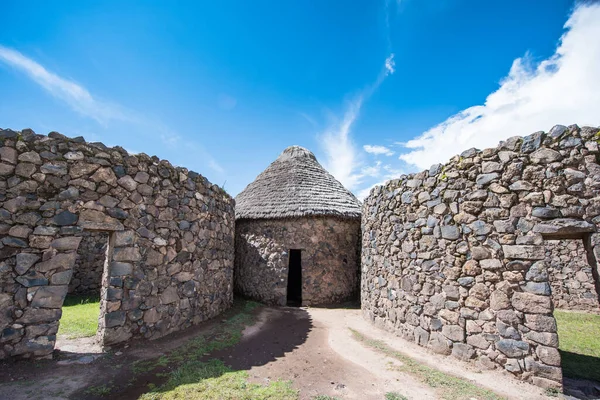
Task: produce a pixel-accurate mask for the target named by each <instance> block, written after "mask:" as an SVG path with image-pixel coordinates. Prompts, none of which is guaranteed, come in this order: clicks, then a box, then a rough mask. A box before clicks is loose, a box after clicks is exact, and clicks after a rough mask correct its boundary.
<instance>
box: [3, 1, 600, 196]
mask: <svg viewBox="0 0 600 400" xmlns="http://www.w3.org/2000/svg"><path fill="white" fill-rule="evenodd" d="M0 9H1V11H2V12H1V13H2V15H3V18H2V19H3V27H2V29H1V30H0V93H1V96H0V127H3V128H12V129H23V128H27V127H29V128H32V129H34V130H35V131H36V132H37V133H44V134H45V133H48V132H50V131H53V130H55V131H59V132H61V133H63V134H65V135H68V136H79V135H82V136H84V137H85V138H86V139H87V140H90V141H102V142H104V143H105V144H107V145H120V146H122V147H124V148H126V149H127V150H129V151H132V152H144V153H147V154H150V155H157V156H159V157H161V158H165V159H168V160H169V161H171V162H172V163H174V164H176V165H180V166H184V167H187V168H189V169H192V170H195V171H197V172H200V173H202V174H203V175H205V176H207V177H208V178H209V179H210V180H211V181H212V182H214V183H216V184H219V185H223V184H224V185H225V188H226V190H227V191H228V192H229V193H231V194H232V195H236V194H237V193H238V192H240V191H241V190H242V189H243V188H244V187H245V186H246V185H247V184H248V183H250V182H251V181H252V180H253V179H254V178H255V177H256V175H258V174H259V173H260V172H261V171H262V170H263V169H264V168H266V167H267V166H268V164H269V163H270V162H272V161H273V160H274V159H275V158H276V157H277V156H278V155H279V153H280V152H281V151H282V150H283V149H284V148H285V147H287V146H290V145H293V144H298V145H301V146H305V147H307V148H309V149H310V150H312V151H313V152H314V153H315V154H316V156H317V158H318V159H319V160H320V161H321V163H322V164H324V166H326V167H327V168H328V169H329V170H330V172H332V173H333V174H334V176H336V177H337V178H338V179H339V180H341V181H342V183H344V184H345V185H346V186H347V187H348V188H350V189H351V190H352V191H353V192H355V193H356V194H357V195H359V196H361V197H362V196H364V195H365V194H366V193H367V192H368V189H369V188H370V187H372V185H374V184H376V183H380V182H383V181H385V180H386V179H389V178H392V177H394V176H398V175H399V174H401V173H404V172H414V171H418V170H421V169H423V168H427V167H429V165H431V164H433V163H435V162H445V161H447V160H448V158H450V157H451V156H452V155H454V154H456V153H458V152H460V151H461V150H462V149H465V148H469V147H480V148H484V147H489V146H493V145H495V143H497V142H498V141H499V140H501V139H504V138H506V137H509V136H514V135H517V134H518V135H526V134H529V133H531V132H533V131H537V130H548V129H550V128H551V127H552V126H553V125H554V124H558V123H561V124H571V123H579V124H580V125H586V124H587V125H600V79H599V78H598V77H597V76H596V75H600V74H598V65H600V41H599V40H598V37H600V31H599V30H600V28H599V27H598V26H599V25H600V24H598V23H597V21H598V20H600V11H599V10H600V6H599V5H598V3H586V4H576V3H573V2H572V1H566V0H553V1H547V0H531V1H527V2H523V1H512V0H509V1H485V2H481V1H466V0H419V1H417V0H402V1H394V0H388V1H385V0H381V1H372V0H369V1H333V0H331V1H329V0H328V1H281V2H274V1H252V2H248V1H221V2H204V1H190V2H183V1H181V2H174V1H152V2H140V1H102V2H97V1H94V2H92V1H80V2H76V1H56V2H53V1H29V2H27V3H24V2H22V1H12V0H3V1H2V4H1V5H0ZM565 24H566V26H565ZM561 38H562V39H561Z"/></svg>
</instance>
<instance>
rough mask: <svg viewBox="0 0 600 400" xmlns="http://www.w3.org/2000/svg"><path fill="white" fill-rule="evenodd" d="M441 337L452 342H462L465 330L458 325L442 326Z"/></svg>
mask: <svg viewBox="0 0 600 400" xmlns="http://www.w3.org/2000/svg"><path fill="white" fill-rule="evenodd" d="M442 335H444V336H445V337H447V338H448V339H450V340H452V341H453V342H464V340H465V330H464V328H462V327H460V326H458V325H444V326H443V327H442Z"/></svg>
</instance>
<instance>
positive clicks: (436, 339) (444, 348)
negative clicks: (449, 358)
mask: <svg viewBox="0 0 600 400" xmlns="http://www.w3.org/2000/svg"><path fill="white" fill-rule="evenodd" d="M451 346H452V342H451V341H450V340H448V339H446V337H444V336H443V335H442V334H440V333H438V332H431V334H430V337H429V347H430V348H431V350H433V351H434V352H435V353H438V354H444V355H450V354H451V353H452V347H451Z"/></svg>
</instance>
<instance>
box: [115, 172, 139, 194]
mask: <svg viewBox="0 0 600 400" xmlns="http://www.w3.org/2000/svg"><path fill="white" fill-rule="evenodd" d="M117 183H118V184H119V185H120V186H122V187H124V188H125V189H127V190H129V191H130V192H133V191H134V190H135V189H136V188H137V185H138V183H137V182H136V181H135V180H134V179H133V178H132V177H131V176H129V175H125V176H124V177H122V178H119V180H118V181H117Z"/></svg>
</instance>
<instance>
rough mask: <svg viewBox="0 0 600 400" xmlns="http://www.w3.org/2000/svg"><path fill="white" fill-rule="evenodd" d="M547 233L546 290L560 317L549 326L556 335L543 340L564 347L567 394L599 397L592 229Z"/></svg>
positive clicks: (597, 285) (598, 304)
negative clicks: (586, 231)
mask: <svg viewBox="0 0 600 400" xmlns="http://www.w3.org/2000/svg"><path fill="white" fill-rule="evenodd" d="M544 239H545V240H544V248H545V259H544V263H545V267H546V271H547V274H548V287H547V288H548V289H547V290H549V291H550V293H549V294H550V296H551V298H552V303H553V309H554V311H553V316H554V319H555V321H556V327H555V329H550V330H554V331H555V332H556V335H552V334H546V337H545V338H544V339H547V340H548V341H549V343H540V344H541V345H549V346H557V347H558V348H559V354H560V360H558V361H559V362H560V365H559V366H560V367H561V369H562V376H563V390H564V392H565V394H568V395H572V396H575V397H577V398H581V399H595V398H598V397H599V396H600V346H597V345H595V344H593V343H594V342H596V339H595V336H596V335H597V332H596V331H597V330H598V327H600V301H599V293H600V281H599V280H598V270H597V261H596V257H595V254H594V246H593V243H592V234H589V233H587V234H571V235H561V236H556V235H551V236H544ZM594 332H596V333H594ZM553 336H554V337H553ZM540 338H541V337H540ZM554 341H556V342H554ZM540 349H541V351H542V352H543V351H544V349H545V348H544V347H541V346H540Z"/></svg>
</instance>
